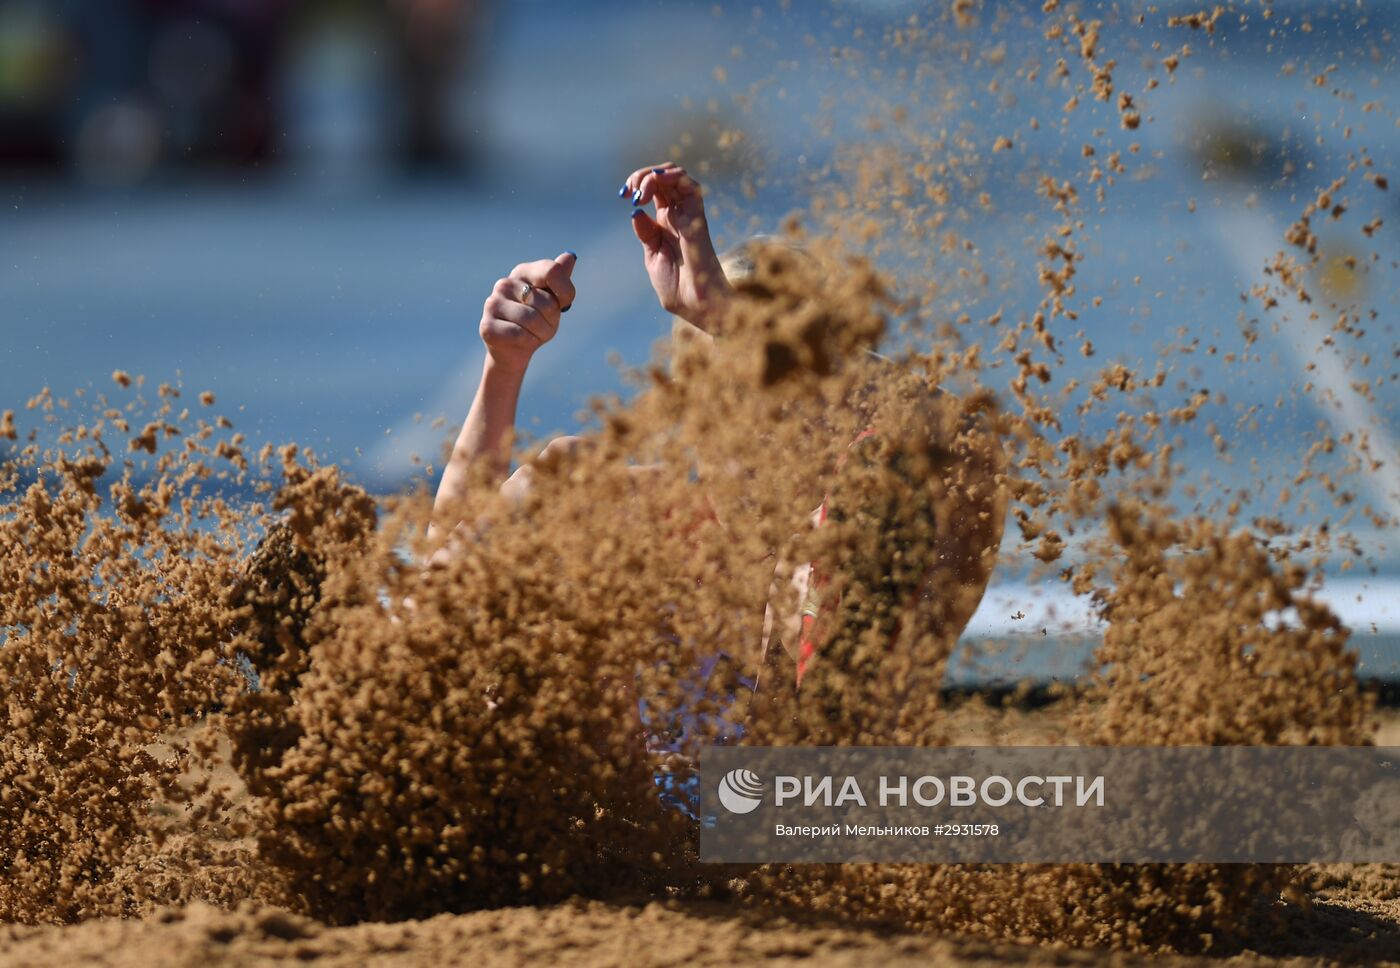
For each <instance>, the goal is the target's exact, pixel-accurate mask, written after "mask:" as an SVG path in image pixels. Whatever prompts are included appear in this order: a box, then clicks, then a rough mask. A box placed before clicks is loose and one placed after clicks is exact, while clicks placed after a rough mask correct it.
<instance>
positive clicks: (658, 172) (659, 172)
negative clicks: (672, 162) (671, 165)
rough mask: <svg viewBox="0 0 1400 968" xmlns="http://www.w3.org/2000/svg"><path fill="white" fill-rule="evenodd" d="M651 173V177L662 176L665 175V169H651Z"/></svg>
mask: <svg viewBox="0 0 1400 968" xmlns="http://www.w3.org/2000/svg"><path fill="white" fill-rule="evenodd" d="M651 173H652V174H653V175H664V174H666V169H665V168H653V169H652V170H651Z"/></svg>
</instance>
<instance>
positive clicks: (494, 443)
mask: <svg viewBox="0 0 1400 968" xmlns="http://www.w3.org/2000/svg"><path fill="white" fill-rule="evenodd" d="M524 377H525V370H524V368H523V367H519V368H517V367H512V366H503V365H502V364H500V363H498V362H497V361H496V360H495V358H494V357H492V356H491V355H490V354H489V353H488V354H487V355H486V359H485V362H484V363H483V364H482V370H481V383H480V384H479V385H478V386H477V390H476V397H475V398H474V399H473V400H472V405H471V409H470V410H469V411H468V412H467V419H466V420H465V421H463V423H462V430H461V432H460V433H459V434H458V435H457V442H456V443H455V444H453V446H452V456H451V457H450V458H448V461H447V467H445V468H444V469H443V472H442V481H441V482H440V483H439V484H438V491H437V497H436V499H435V500H434V501H433V511H434V513H435V514H440V513H442V512H443V511H445V510H446V509H448V508H452V507H460V505H461V502H462V500H463V499H464V498H465V497H466V495H467V491H468V488H469V485H470V484H471V482H472V480H473V479H475V478H484V479H485V480H486V481H487V482H489V483H490V484H491V485H492V486H495V485H498V484H500V482H501V481H503V480H505V478H506V476H507V474H508V473H509V471H510V447H511V441H512V438H513V435H514V430H515V412H516V408H517V407H518V405H519V403H520V387H521V384H522V383H523V382H524Z"/></svg>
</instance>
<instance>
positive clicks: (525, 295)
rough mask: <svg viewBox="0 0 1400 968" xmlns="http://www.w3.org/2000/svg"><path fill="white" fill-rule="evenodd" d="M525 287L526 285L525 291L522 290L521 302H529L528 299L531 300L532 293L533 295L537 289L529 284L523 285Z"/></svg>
mask: <svg viewBox="0 0 1400 968" xmlns="http://www.w3.org/2000/svg"><path fill="white" fill-rule="evenodd" d="M523 285H524V287H525V288H523V289H521V290H520V301H521V302H525V301H526V300H528V299H529V298H530V293H532V292H534V291H535V287H534V286H532V285H530V284H529V283H528V282H527V283H523Z"/></svg>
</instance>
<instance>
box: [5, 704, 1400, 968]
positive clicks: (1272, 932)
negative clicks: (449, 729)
mask: <svg viewBox="0 0 1400 968" xmlns="http://www.w3.org/2000/svg"><path fill="white" fill-rule="evenodd" d="M955 718H956V719H957V724H956V726H955V728H954V733H955V739H956V741H957V742H959V743H961V744H967V745H983V744H988V743H1009V742H1018V743H1024V744H1035V743H1047V742H1056V741H1058V740H1059V739H1061V738H1062V737H1063V735H1064V729H1065V723H1066V715H1065V710H1063V709H1059V710H1055V709H1052V710H1050V711H1045V710H1026V709H1021V708H1015V707H1011V708H1006V709H1001V708H987V707H985V706H982V705H980V704H974V705H971V706H967V707H964V708H962V709H960V710H959V711H958V712H957V713H956V715H955ZM1376 725H1377V730H1378V731H1377V735H1376V739H1377V742H1378V743H1379V744H1381V745H1400V713H1396V712H1395V711H1391V710H1384V711H1382V712H1381V713H1380V714H1378V715H1377V717H1376ZM222 778H223V779H224V780H226V781H227V782H229V783H231V784H235V785H236V784H237V782H238V781H237V778H236V776H235V775H233V774H232V773H231V772H228V773H224V774H222ZM1315 874H1316V875H1317V876H1318V877H1319V879H1320V880H1321V882H1322V884H1323V885H1324V886H1320V887H1318V888H1317V889H1316V890H1314V891H1312V892H1310V894H1309V897H1308V902H1309V903H1308V904H1307V905H1306V906H1300V905H1298V904H1288V903H1282V904H1280V905H1279V906H1278V907H1277V909H1275V910H1274V911H1272V912H1271V915H1270V916H1269V917H1268V918H1264V917H1261V921H1260V927H1261V930H1260V932H1259V934H1258V936H1257V937H1254V938H1252V939H1248V940H1247V941H1246V942H1245V943H1244V945H1243V946H1242V947H1241V949H1240V950H1237V951H1235V952H1233V953H1232V954H1231V955H1230V960H1231V961H1232V963H1236V964H1240V965H1283V964H1290V965H1312V964H1317V965H1322V964H1337V963H1339V962H1354V961H1364V962H1366V963H1371V964H1400V865H1394V864H1392V865H1366V866H1353V865H1337V866H1335V867H1332V868H1317V869H1315ZM367 961H372V962H373V963H374V964H384V965H404V966H426V965H433V966H437V965H443V966H450V965H464V966H472V965H479V964H527V963H528V964H538V963H541V962H547V963H550V964H557V965H575V964H577V965H624V966H641V965H652V964H655V965H674V964H686V965H733V964H771V965H784V964H805V965H823V966H826V965H832V966H841V965H852V966H855V965H869V964H877V963H878V964H892V965H903V964H909V965H913V964H920V965H925V964H930V963H934V964H948V965H958V966H961V965H987V966H991V965H1007V964H1030V965H1101V964H1114V965H1166V966H1172V968H1175V966H1184V965H1192V964H1217V963H1219V961H1220V959H1219V958H1210V959H1207V958H1202V957H1189V956H1181V955H1155V956H1146V955H1132V954H1128V953H1124V952H1111V951H1093V950H1076V949H1072V948H1064V947H1062V946H1046V945H1043V944H1016V943H989V942H987V941H982V940H971V939H966V938H959V937H956V936H954V937H929V936H927V935H919V934H913V933H909V932H900V931H897V930H892V929H891V928H890V927H889V926H883V927H879V928H861V927H858V926H852V925H849V924H843V923H841V919H839V918H829V919H825V920H823V919H820V918H811V917H808V918H805V919H793V918H787V917H783V916H775V915H772V914H769V913H764V912H757V911H754V910H752V909H750V908H746V907H745V906H744V905H743V904H742V903H738V902H728V903H724V902H716V901H697V900H670V901H664V900H648V899H636V900H634V901H632V902H631V903H629V902H627V901H626V900H621V899H619V900H615V901H612V902H603V901H593V900H582V899H580V900H576V901H571V902H565V903H562V904H557V905H550V906H540V907H525V908H507V909H501V910H492V911H479V912H475V913H471V914H459V915H439V916H438V917H434V918H429V919H426V920H408V921H403V922H398V923H392V924H384V923H373V924H361V925H355V926H350V927H330V926H327V925H325V924H323V923H321V922H318V921H316V920H314V919H311V918H307V917H304V916H300V915H296V914H291V913H288V912H287V911H285V910H282V909H279V908H276V907H266V906H259V905H257V904H253V903H248V902H244V903H242V904H239V905H236V906H235V907H234V908H233V909H232V910H227V909H220V908H217V907H213V906H211V905H209V904H206V903H203V902H196V903H193V904H190V905H187V906H183V907H171V908H166V909H162V910H160V911H158V912H155V913H153V914H151V915H150V916H148V917H146V918H144V919H142V920H109V919H99V920H94V921H89V922H86V923H83V924H79V925H74V926H69V927H48V928H42V927H39V928H31V927H20V926H13V925H12V926H8V927H0V962H2V963H4V964H6V965H15V966H20V965H34V966H55V965H67V964H73V963H78V962H81V963H84V964H92V965H100V966H112V968H137V966H139V968H165V966H176V965H189V964H208V965H221V964H237V965H262V964H269V965H271V964H298V963H301V964H305V963H314V964H317V965H358V964H363V963H365V962H367Z"/></svg>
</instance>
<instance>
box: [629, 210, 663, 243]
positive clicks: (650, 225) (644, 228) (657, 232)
mask: <svg viewBox="0 0 1400 968" xmlns="http://www.w3.org/2000/svg"><path fill="white" fill-rule="evenodd" d="M632 231H633V232H634V233H636V236H637V241H639V242H641V243H642V246H643V247H644V248H645V249H646V250H647V251H648V252H655V251H656V250H658V249H660V248H661V238H662V235H661V226H659V225H657V224H656V220H655V219H653V218H652V217H651V216H650V215H648V214H647V213H646V212H645V211H643V210H642V209H640V208H637V209H633V210H632Z"/></svg>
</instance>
